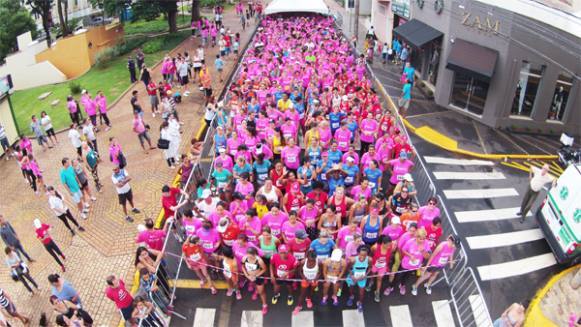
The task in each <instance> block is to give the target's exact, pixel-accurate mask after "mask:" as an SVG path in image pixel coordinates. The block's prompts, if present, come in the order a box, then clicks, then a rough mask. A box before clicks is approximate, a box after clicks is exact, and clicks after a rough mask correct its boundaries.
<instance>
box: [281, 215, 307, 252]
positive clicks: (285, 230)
mask: <svg viewBox="0 0 581 327" xmlns="http://www.w3.org/2000/svg"><path fill="white" fill-rule="evenodd" d="M298 230H302V231H305V226H304V225H303V224H302V223H301V222H300V221H299V220H298V217H297V212H296V211H294V210H292V211H291V212H289V216H288V220H287V221H285V222H284V223H283V224H282V239H283V240H284V243H286V244H288V242H289V241H290V240H293V239H294V238H295V233H296V232H297V231H298Z"/></svg>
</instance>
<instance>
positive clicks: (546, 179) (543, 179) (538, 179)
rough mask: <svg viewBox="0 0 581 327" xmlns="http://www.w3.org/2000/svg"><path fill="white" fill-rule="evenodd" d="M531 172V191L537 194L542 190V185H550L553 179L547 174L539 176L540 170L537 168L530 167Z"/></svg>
mask: <svg viewBox="0 0 581 327" xmlns="http://www.w3.org/2000/svg"><path fill="white" fill-rule="evenodd" d="M531 169H532V171H533V178H531V190H533V191H535V192H538V191H540V190H541V189H542V188H543V185H545V184H548V183H552V182H553V177H552V176H551V174H549V173H548V172H547V173H546V174H545V175H541V169H540V168H537V167H531Z"/></svg>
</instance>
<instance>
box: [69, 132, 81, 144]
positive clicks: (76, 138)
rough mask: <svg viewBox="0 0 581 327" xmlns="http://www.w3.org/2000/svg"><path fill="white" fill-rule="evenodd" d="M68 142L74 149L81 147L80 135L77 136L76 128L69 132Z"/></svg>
mask: <svg viewBox="0 0 581 327" xmlns="http://www.w3.org/2000/svg"><path fill="white" fill-rule="evenodd" d="M68 136H69V140H71V144H72V145H73V146H74V147H75V148H80V147H81V145H82V142H81V134H79V131H77V129H76V128H71V129H70V130H69V135H68Z"/></svg>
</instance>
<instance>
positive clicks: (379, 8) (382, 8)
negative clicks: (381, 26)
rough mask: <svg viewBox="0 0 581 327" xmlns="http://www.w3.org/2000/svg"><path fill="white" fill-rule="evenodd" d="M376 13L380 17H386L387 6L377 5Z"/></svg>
mask: <svg viewBox="0 0 581 327" xmlns="http://www.w3.org/2000/svg"><path fill="white" fill-rule="evenodd" d="M377 11H378V12H379V14H380V15H382V16H385V15H387V6H386V5H384V4H382V3H379V4H378V6H377Z"/></svg>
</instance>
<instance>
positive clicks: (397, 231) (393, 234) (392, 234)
mask: <svg viewBox="0 0 581 327" xmlns="http://www.w3.org/2000/svg"><path fill="white" fill-rule="evenodd" d="M402 234H403V227H401V225H391V224H390V225H387V226H385V228H384V229H383V231H382V232H381V235H387V236H389V238H391V239H392V240H397V239H398V238H399V237H400V236H401V235H402Z"/></svg>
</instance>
